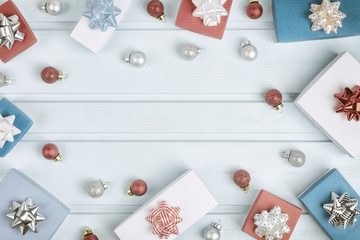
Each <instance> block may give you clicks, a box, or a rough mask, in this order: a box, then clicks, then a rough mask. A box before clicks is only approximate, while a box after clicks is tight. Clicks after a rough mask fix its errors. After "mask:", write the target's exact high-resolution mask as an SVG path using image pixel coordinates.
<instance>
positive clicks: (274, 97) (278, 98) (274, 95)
mask: <svg viewBox="0 0 360 240" xmlns="http://www.w3.org/2000/svg"><path fill="white" fill-rule="evenodd" d="M265 101H266V103H267V104H269V105H270V106H272V107H273V108H274V109H275V110H276V111H279V110H281V109H282V108H283V107H284V106H283V104H282V103H281V102H282V94H281V92H280V91H279V90H277V89H270V90H268V91H267V92H266V94H265Z"/></svg>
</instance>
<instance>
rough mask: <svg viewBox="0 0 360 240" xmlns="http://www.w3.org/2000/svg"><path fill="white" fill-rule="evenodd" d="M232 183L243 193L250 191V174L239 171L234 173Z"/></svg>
mask: <svg viewBox="0 0 360 240" xmlns="http://www.w3.org/2000/svg"><path fill="white" fill-rule="evenodd" d="M233 180H234V183H235V184H236V185H238V186H239V187H240V188H241V189H242V190H243V191H248V190H249V189H250V185H249V183H250V180H251V177H250V174H249V173H248V172H247V171H245V170H239V171H236V172H235V173H234V178H233Z"/></svg>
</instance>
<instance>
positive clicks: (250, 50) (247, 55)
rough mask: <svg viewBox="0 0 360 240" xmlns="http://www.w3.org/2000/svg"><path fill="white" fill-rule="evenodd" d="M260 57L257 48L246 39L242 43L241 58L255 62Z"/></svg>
mask: <svg viewBox="0 0 360 240" xmlns="http://www.w3.org/2000/svg"><path fill="white" fill-rule="evenodd" d="M257 56H258V50H257V49H256V47H254V46H253V45H251V43H250V41H249V40H248V39H247V38H244V39H243V40H242V42H241V57H242V58H243V59H244V60H246V61H248V62H252V61H254V60H255V59H256V58H257Z"/></svg>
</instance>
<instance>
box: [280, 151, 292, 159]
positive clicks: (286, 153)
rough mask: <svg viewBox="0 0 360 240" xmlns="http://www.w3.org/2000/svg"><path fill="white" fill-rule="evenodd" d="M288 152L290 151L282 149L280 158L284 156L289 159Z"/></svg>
mask: <svg viewBox="0 0 360 240" xmlns="http://www.w3.org/2000/svg"><path fill="white" fill-rule="evenodd" d="M290 153H291V151H284V152H282V153H280V156H281V157H282V158H285V159H287V160H289V158H290Z"/></svg>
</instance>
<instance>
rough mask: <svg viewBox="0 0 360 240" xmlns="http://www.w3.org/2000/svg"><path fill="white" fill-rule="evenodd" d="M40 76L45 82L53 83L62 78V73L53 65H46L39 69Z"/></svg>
mask: <svg viewBox="0 0 360 240" xmlns="http://www.w3.org/2000/svg"><path fill="white" fill-rule="evenodd" d="M41 78H42V80H43V81H44V82H46V83H49V84H51V83H54V82H56V81H57V80H62V79H64V74H63V73H62V72H60V71H58V70H57V69H56V68H53V67H46V68H44V69H43V70H42V71H41Z"/></svg>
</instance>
